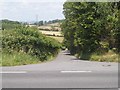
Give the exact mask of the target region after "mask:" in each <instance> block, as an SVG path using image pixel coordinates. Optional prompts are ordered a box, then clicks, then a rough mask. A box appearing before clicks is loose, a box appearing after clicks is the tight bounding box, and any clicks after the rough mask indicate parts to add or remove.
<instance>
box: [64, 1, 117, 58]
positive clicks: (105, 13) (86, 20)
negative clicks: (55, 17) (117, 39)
mask: <svg viewBox="0 0 120 90" xmlns="http://www.w3.org/2000/svg"><path fill="white" fill-rule="evenodd" d="M112 4H113V3H110V2H104V3H100V2H65V3H64V5H63V7H64V8H63V9H64V11H63V13H64V16H65V20H64V22H63V23H62V31H63V33H64V37H65V40H64V42H65V45H66V47H68V49H69V50H70V52H71V54H78V55H80V57H81V58H82V59H89V57H90V55H91V54H92V53H93V52H95V51H96V50H102V51H106V52H107V51H108V49H109V48H110V47H111V48H114V45H113V46H112V44H115V43H114V36H113V31H114V29H115V23H114V22H116V17H115V15H116V9H115V7H112ZM111 41H112V44H111Z"/></svg>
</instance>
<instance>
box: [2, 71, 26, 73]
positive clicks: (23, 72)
mask: <svg viewBox="0 0 120 90" xmlns="http://www.w3.org/2000/svg"><path fill="white" fill-rule="evenodd" d="M0 73H27V72H26V71H2V72H0Z"/></svg>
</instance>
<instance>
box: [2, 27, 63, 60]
mask: <svg viewBox="0 0 120 90" xmlns="http://www.w3.org/2000/svg"><path fill="white" fill-rule="evenodd" d="M2 39H3V40H2V47H3V49H7V50H8V52H9V53H12V51H13V50H14V51H17V52H23V53H27V54H29V55H31V56H34V57H37V58H39V60H40V61H45V60H48V58H49V56H54V55H56V54H57V53H58V51H59V49H60V47H61V46H60V43H59V42H57V41H56V40H55V39H52V38H48V37H46V36H44V35H42V34H41V33H40V32H38V31H37V30H36V29H33V28H29V27H27V28H25V27H21V28H19V29H15V30H4V31H3V36H2Z"/></svg>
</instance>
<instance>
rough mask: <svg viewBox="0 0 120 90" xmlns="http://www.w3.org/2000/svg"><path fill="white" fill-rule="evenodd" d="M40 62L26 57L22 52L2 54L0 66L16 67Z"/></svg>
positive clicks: (34, 58)
mask: <svg viewBox="0 0 120 90" xmlns="http://www.w3.org/2000/svg"><path fill="white" fill-rule="evenodd" d="M39 62H40V60H39V59H38V58H37V57H35V56H31V55H28V54H26V53H23V52H15V51H14V52H12V53H8V52H3V53H2V63H1V64H2V66H16V65H26V64H36V63H39Z"/></svg>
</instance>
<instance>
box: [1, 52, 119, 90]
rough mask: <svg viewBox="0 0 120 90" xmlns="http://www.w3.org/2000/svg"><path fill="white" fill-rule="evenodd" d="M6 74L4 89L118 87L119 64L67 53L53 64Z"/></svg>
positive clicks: (8, 70)
mask: <svg viewBox="0 0 120 90" xmlns="http://www.w3.org/2000/svg"><path fill="white" fill-rule="evenodd" d="M2 71H3V72H2V87H3V88H106V89H108V90H117V88H118V64H117V63H110V62H94V61H85V60H78V59H76V58H75V57H74V56H71V55H69V53H68V52H67V51H61V52H60V53H59V54H58V56H57V57H56V58H55V60H53V61H50V62H45V63H41V64H31V65H23V66H13V67H3V68H2ZM91 90H92V89H91ZM103 90H105V89H103Z"/></svg>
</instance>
